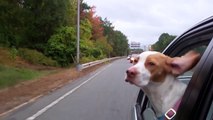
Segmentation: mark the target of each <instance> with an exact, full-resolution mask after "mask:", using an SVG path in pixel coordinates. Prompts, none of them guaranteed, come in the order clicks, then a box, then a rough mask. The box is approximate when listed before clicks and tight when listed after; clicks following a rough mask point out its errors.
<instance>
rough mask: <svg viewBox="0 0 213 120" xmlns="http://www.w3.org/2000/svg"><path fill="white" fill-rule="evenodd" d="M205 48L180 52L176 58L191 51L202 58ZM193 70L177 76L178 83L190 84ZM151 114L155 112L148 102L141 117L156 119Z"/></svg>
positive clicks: (201, 46) (205, 46)
mask: <svg viewBox="0 0 213 120" xmlns="http://www.w3.org/2000/svg"><path fill="white" fill-rule="evenodd" d="M207 46H208V45H199V46H196V47H194V48H190V49H188V50H187V51H185V52H182V53H181V52H180V53H181V54H178V55H177V56H182V55H184V54H185V53H187V52H188V51H190V50H193V51H196V52H198V53H200V55H201V57H202V55H203V53H204V52H205V50H206V48H207ZM195 69H196V66H195V67H194V68H192V69H191V70H189V71H187V72H185V73H183V74H182V75H180V76H178V79H179V80H180V81H182V82H183V83H185V84H188V83H189V82H190V80H191V78H192V75H193V73H194V71H195ZM212 109H213V107H212ZM211 112H212V113H213V110H211ZM145 113H146V114H145ZM153 113H155V111H154V109H153V108H152V105H151V104H150V102H149V101H148V103H147V105H146V109H145V110H144V112H142V116H143V118H144V120H146V118H149V119H150V118H152V119H153V120H154V119H155V118H157V117H156V116H155V115H154V114H153ZM152 116H153V117H152ZM210 117H212V116H210ZM149 119H147V120H149ZM209 120H210V119H209Z"/></svg>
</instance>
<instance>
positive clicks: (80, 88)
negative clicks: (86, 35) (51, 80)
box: [2, 59, 139, 120]
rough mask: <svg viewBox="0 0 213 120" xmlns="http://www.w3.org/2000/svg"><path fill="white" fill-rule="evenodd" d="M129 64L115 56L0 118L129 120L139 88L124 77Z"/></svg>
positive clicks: (9, 119)
mask: <svg viewBox="0 0 213 120" xmlns="http://www.w3.org/2000/svg"><path fill="white" fill-rule="evenodd" d="M130 65H131V64H130V63H129V62H128V61H127V60H126V59H120V60H116V61H114V62H112V63H110V64H108V65H106V66H104V67H102V68H100V69H98V70H97V71H95V72H93V73H91V74H90V75H87V76H85V77H82V78H80V79H79V80H76V81H74V82H72V83H70V84H68V85H66V86H64V87H63V88H61V89H59V90H56V91H55V92H53V93H50V94H48V95H46V96H43V97H41V98H39V99H38V100H36V101H35V102H33V103H29V104H27V105H25V106H23V107H21V108H20V109H18V110H16V111H14V112H12V113H10V114H8V115H6V116H5V117H4V118H2V119H3V120H130V119H131V117H132V109H133V105H134V102H135V101H136V97H137V93H138V91H139V89H138V88H137V87H135V86H133V85H130V84H129V83H126V82H125V81H124V77H125V71H126V69H127V68H128V67H129V66H130Z"/></svg>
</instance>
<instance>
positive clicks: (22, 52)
mask: <svg viewBox="0 0 213 120" xmlns="http://www.w3.org/2000/svg"><path fill="white" fill-rule="evenodd" d="M18 54H19V56H21V57H22V58H23V59H25V60H27V61H28V62H30V63H32V64H40V65H46V66H57V62H56V61H54V60H52V59H51V58H49V57H46V56H45V55H43V54H42V53H40V52H38V51H36V50H31V49H28V48H20V49H18Z"/></svg>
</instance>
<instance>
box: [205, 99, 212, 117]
mask: <svg viewBox="0 0 213 120" xmlns="http://www.w3.org/2000/svg"><path fill="white" fill-rule="evenodd" d="M212 119H213V102H212V104H211V107H210V108H209V112H208V114H207V118H206V120H212Z"/></svg>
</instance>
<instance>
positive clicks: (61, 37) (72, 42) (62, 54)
mask: <svg viewBox="0 0 213 120" xmlns="http://www.w3.org/2000/svg"><path fill="white" fill-rule="evenodd" d="M75 36H76V35H75V30H74V29H73V28H72V27H61V28H60V29H58V31H57V32H56V33H55V34H54V35H52V36H51V37H50V39H49V40H48V43H47V48H46V50H45V51H46V54H47V55H48V56H51V58H53V59H54V60H56V61H57V62H58V63H59V64H60V65H61V66H68V65H69V64H70V63H73V62H74V60H73V59H72V56H75V54H76V37H75Z"/></svg>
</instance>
